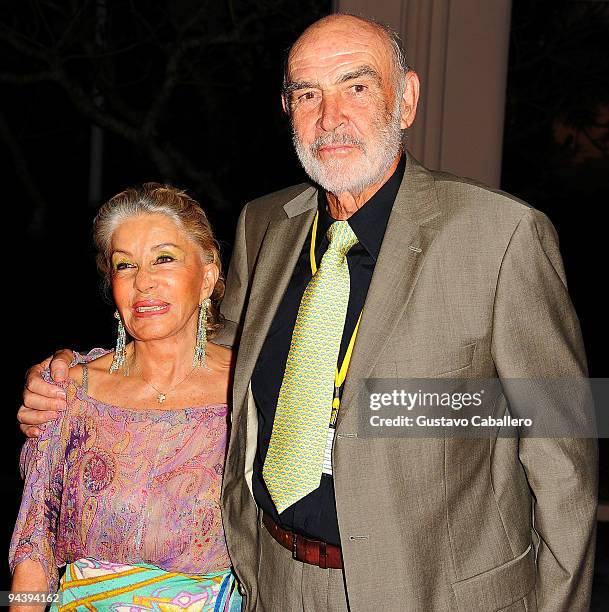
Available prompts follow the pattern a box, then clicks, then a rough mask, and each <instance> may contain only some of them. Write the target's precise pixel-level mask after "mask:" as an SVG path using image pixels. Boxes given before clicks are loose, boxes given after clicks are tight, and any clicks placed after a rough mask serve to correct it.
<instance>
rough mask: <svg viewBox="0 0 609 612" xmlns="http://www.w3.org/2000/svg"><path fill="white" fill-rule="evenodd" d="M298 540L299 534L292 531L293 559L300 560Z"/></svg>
mask: <svg viewBox="0 0 609 612" xmlns="http://www.w3.org/2000/svg"><path fill="white" fill-rule="evenodd" d="M297 542H298V540H297V536H296V534H295V533H294V532H292V559H296V560H298V550H297Z"/></svg>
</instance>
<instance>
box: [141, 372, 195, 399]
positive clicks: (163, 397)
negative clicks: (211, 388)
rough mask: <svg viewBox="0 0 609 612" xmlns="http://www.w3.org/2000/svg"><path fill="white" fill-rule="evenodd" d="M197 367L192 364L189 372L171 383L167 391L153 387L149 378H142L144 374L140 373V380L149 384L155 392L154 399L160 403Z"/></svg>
mask: <svg viewBox="0 0 609 612" xmlns="http://www.w3.org/2000/svg"><path fill="white" fill-rule="evenodd" d="M196 369H197V366H194V367H193V368H192V370H190V372H188V374H186V376H184V378H182V380H180V381H179V382H177V383H176V384H175V385H173V387H171V389H168V390H167V391H165V392H163V391H161V390H160V389H157V387H155V386H154V385H153V384H152V383H151V382H150V381H149V380H147V379H146V378H144V375H143V374H141V373H140V376H141V377H142V380H143V381H144V382H145V383H146V384H147V385H148V386H149V387H152V388H153V389H154V390H155V391H156V392H157V393H158V395H157V397H156V401H157V402H158V403H159V404H162V403H163V402H164V401H165V400H166V399H167V395H168V394H169V393H171V392H172V391H173V390H174V389H175V388H176V387H178V386H180V385H181V384H182V383H183V382H184V381H185V380H186V379H187V378H188V377H189V376H190V375H191V374H192V373H193V372H194V371H195V370H196Z"/></svg>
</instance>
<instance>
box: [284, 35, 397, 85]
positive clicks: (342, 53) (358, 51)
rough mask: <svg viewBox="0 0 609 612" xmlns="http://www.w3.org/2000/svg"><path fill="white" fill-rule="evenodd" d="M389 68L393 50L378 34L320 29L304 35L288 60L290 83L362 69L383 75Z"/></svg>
mask: <svg viewBox="0 0 609 612" xmlns="http://www.w3.org/2000/svg"><path fill="white" fill-rule="evenodd" d="M341 30H342V31H341ZM390 64H391V49H390V48H389V45H388V44H387V41H386V40H384V39H383V38H382V37H381V36H379V35H378V34H377V33H376V32H371V31H370V30H368V29H365V30H363V31H356V32H353V31H351V32H348V31H347V30H346V29H344V28H340V29H337V28H335V29H334V31H330V30H329V28H328V29H321V28H320V29H319V30H317V31H315V32H312V33H310V34H309V33H305V35H303V37H302V38H301V39H300V40H299V41H298V42H297V43H296V44H295V45H294V47H293V49H292V51H291V53H290V56H289V58H288V70H287V72H288V78H289V79H290V80H300V79H302V78H311V77H313V76H315V75H313V74H308V73H311V72H319V71H322V72H325V73H327V74H328V76H330V75H331V74H337V73H340V72H341V71H345V70H352V69H353V68H354V67H357V66H360V65H367V66H372V67H374V68H375V69H377V70H378V71H379V72H384V71H385V70H387V69H388V68H389V66H390Z"/></svg>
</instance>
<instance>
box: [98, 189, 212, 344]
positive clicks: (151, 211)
mask: <svg viewBox="0 0 609 612" xmlns="http://www.w3.org/2000/svg"><path fill="white" fill-rule="evenodd" d="M138 215H165V216H166V217H168V218H169V219H171V220H172V221H173V222H174V223H175V224H176V225H177V226H178V227H179V228H181V229H183V230H184V232H185V233H186V234H187V235H188V237H189V238H190V239H191V240H193V241H194V242H195V243H196V244H198V245H199V247H200V248H201V253H202V255H203V258H204V261H205V262H206V263H215V264H216V265H217V266H218V269H219V270H220V276H219V277H218V282H217V283H216V286H215V287H214V290H213V293H212V294H211V296H210V299H211V306H210V307H209V308H208V311H207V333H208V336H209V337H210V338H211V337H213V335H214V333H215V332H217V331H218V330H219V329H221V328H222V327H223V324H224V323H223V322H224V318H223V317H222V315H221V314H220V311H219V304H220V301H221V300H222V297H223V295H224V277H223V276H222V262H221V261H220V249H219V245H218V242H217V241H216V238H215V236H214V233H213V230H212V228H211V225H210V223H209V220H208V219H207V215H206V214H205V211H204V210H203V209H202V208H201V205H200V204H199V203H198V202H196V201H195V200H193V199H192V198H191V197H190V196H189V195H188V194H187V193H186V192H185V191H183V190H181V189H177V188H176V187H171V186H170V185H161V184H160V183H144V184H143V185H141V186H139V187H129V188H128V189H125V191H121V192H120V193H118V194H116V195H115V196H114V197H112V198H110V199H109V200H108V201H107V202H106V203H105V204H104V205H103V206H102V207H101V208H100V209H99V212H98V213H97V216H96V217H95V221H94V222H93V239H94V241H95V246H96V248H97V257H96V260H97V269H98V270H99V272H100V274H101V275H102V278H103V282H104V287H105V289H106V290H108V289H109V287H110V279H111V277H112V252H111V243H112V235H113V233H114V231H115V230H116V228H117V227H118V226H119V225H120V224H121V223H122V222H123V221H125V220H126V219H128V218H130V217H135V216H138Z"/></svg>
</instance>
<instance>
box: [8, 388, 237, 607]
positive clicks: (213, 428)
mask: <svg viewBox="0 0 609 612" xmlns="http://www.w3.org/2000/svg"><path fill="white" fill-rule="evenodd" d="M47 380H48V377H47ZM61 386H62V387H63V388H64V389H65V390H66V391H67V397H68V409H67V410H66V411H65V412H64V413H63V414H62V415H61V416H60V417H59V418H58V419H56V420H55V421H52V422H50V423H47V424H46V426H44V431H43V433H42V435H41V436H40V437H39V438H37V439H28V440H27V441H26V442H25V444H24V446H23V449H22V452H21V462H20V466H21V473H22V477H23V478H24V479H25V484H24V491H23V498H22V502H21V507H20V510H19V515H18V519H17V523H16V526H15V530H14V533H13V538H12V541H11V547H10V556H9V562H10V566H11V570H14V567H15V566H16V565H17V564H18V563H20V562H21V561H23V560H25V559H28V558H29V559H33V560H36V561H38V562H40V563H41V565H42V567H43V568H44V570H45V573H46V576H47V580H48V589H49V591H50V592H56V591H57V588H58V578H59V576H58V568H60V567H62V566H64V565H67V566H68V567H67V571H66V572H65V575H64V577H63V578H62V584H61V588H60V592H61V594H62V605H61V606H60V608H59V609H66V610H81V609H82V610H91V609H93V610H95V609H100V610H130V611H132V612H133V611H135V610H138V611H139V610H161V611H162V610H182V609H183V610H215V609H218V610H219V609H222V610H228V609H239V601H238V600H239V599H240V598H239V595H238V593H237V590H236V588H235V587H236V585H235V580H234V577H233V576H232V573H231V572H230V560H229V557H228V552H227V550H226V544H225V539H224V532H223V529H222V522H221V517H220V506H219V499H220V485H221V479H222V472H223V465H224V459H225V453H226V442H227V421H228V408H227V406H226V404H214V405H207V406H201V407H195V408H185V409H179V410H175V409H174V410H137V409H126V408H118V407H116V406H112V405H109V404H104V403H102V402H100V401H97V400H95V399H93V398H92V397H89V396H88V395H87V392H86V389H85V388H83V387H82V386H78V385H77V384H76V383H75V382H74V381H72V380H69V381H68V382H67V383H64V384H62V385H61ZM151 572H152V574H151ZM151 576H154V579H153V578H151ZM142 583H145V585H144V586H142ZM83 586H86V587H87V588H86V589H85V590H84V591H83V589H82V587H83ZM77 587H78V588H77ZM144 587H145V588H144ZM117 593H118V595H117ZM220 600H222V601H220ZM94 602H97V603H94Z"/></svg>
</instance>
